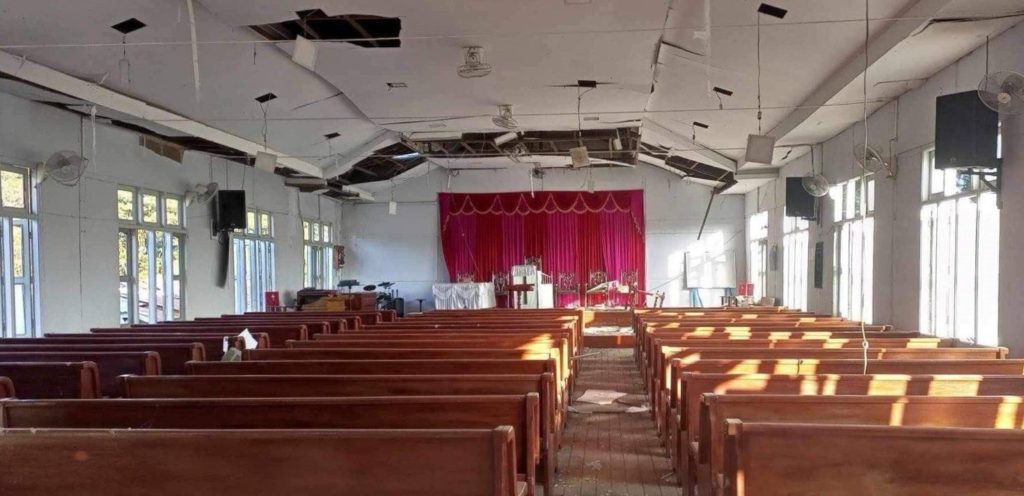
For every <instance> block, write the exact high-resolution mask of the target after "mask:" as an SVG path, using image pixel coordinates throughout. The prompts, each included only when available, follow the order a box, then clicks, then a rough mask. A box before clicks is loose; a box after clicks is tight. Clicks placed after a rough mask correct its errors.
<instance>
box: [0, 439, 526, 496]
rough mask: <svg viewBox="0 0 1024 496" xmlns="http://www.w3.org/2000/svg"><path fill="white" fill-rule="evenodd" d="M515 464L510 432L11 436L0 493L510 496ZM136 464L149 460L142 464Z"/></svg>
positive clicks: (1, 446) (0, 451)
mask: <svg viewBox="0 0 1024 496" xmlns="http://www.w3.org/2000/svg"><path fill="white" fill-rule="evenodd" d="M268 457H270V458H268ZM515 459H516V454H515V440H514V435H513V433H512V428H511V427H509V426H503V427H498V428H496V429H458V430H453V429H444V430H386V429H380V430H288V431H281V430H241V431H230V430H222V431H173V430H171V431H162V430H82V431H74V430H71V431H68V430H34V431H33V430H23V429H12V430H8V431H5V432H4V435H3V436H0V464H3V466H4V467H5V468H4V472H5V473H4V477H0V493H5V494H17V495H19V496H42V495H53V494H76V495H82V496H128V495H138V494H197V493H199V492H201V493H203V494H218V495H221V496H251V495H254V494H373V495H375V496H410V495H411V496H427V495H431V496H432V495H437V494H445V495H449V496H480V495H494V496H514V495H515V494H516V492H517V489H516V477H515V473H516V463H515ZM139 460H146V463H145V464H139V463H138V461H139ZM76 461H77V463H76ZM85 462H88V463H85ZM197 488H201V490H197Z"/></svg>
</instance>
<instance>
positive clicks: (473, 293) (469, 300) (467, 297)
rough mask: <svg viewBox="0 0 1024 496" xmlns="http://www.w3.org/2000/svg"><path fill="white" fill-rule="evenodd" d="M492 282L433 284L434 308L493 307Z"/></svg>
mask: <svg viewBox="0 0 1024 496" xmlns="http://www.w3.org/2000/svg"><path fill="white" fill-rule="evenodd" d="M495 306H497V304H496V301H495V298H494V283H490V282H463V283H448V282H439V283H437V284H434V308H436V309H438V310H459V309H467V308H469V309H476V308H494V307H495Z"/></svg>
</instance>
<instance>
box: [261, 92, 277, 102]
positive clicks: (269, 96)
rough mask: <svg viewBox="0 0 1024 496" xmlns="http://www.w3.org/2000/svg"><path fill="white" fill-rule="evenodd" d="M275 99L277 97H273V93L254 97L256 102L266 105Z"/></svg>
mask: <svg viewBox="0 0 1024 496" xmlns="http://www.w3.org/2000/svg"><path fill="white" fill-rule="evenodd" d="M276 98H277V95H275V94H273V93H265V94H262V95H260V96H258V97H256V101H257V102H260V103H267V102H269V101H271V100H274V99H276Z"/></svg>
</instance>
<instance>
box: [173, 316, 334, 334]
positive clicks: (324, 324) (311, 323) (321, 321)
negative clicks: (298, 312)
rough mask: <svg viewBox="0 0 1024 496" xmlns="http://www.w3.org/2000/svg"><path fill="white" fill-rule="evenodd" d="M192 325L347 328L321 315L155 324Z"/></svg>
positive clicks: (330, 330)
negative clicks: (302, 317)
mask: <svg viewBox="0 0 1024 496" xmlns="http://www.w3.org/2000/svg"><path fill="white" fill-rule="evenodd" d="M179 325H184V326H194V327H251V326H252V327H255V326H300V325H301V326H306V329H307V330H308V332H309V335H310V336H312V335H314V334H336V333H339V332H343V331H345V330H346V329H347V327H348V324H347V323H346V321H345V320H344V319H328V318H323V317H312V318H305V319H298V318H294V319H278V318H267V319H263V318H238V319H226V318H217V317H214V318H199V319H197V320H190V321H185V322H164V323H161V324H155V326H157V327H160V326H167V327H170V326H179Z"/></svg>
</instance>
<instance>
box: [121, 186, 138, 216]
mask: <svg viewBox="0 0 1024 496" xmlns="http://www.w3.org/2000/svg"><path fill="white" fill-rule="evenodd" d="M117 218H118V219H120V220H123V221H127V222H135V192H134V191H131V190H126V189H119V190H117Z"/></svg>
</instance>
